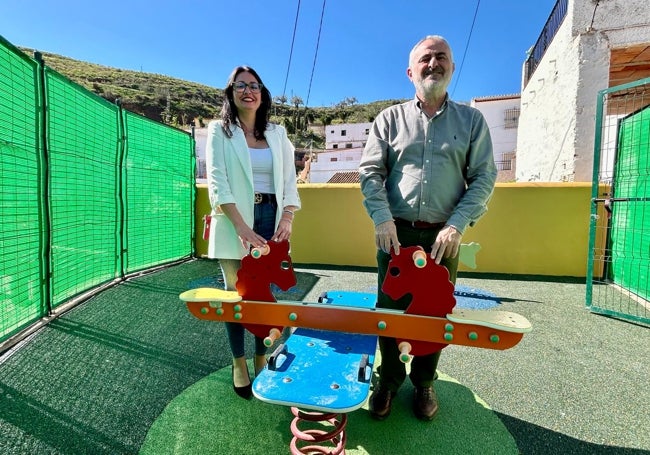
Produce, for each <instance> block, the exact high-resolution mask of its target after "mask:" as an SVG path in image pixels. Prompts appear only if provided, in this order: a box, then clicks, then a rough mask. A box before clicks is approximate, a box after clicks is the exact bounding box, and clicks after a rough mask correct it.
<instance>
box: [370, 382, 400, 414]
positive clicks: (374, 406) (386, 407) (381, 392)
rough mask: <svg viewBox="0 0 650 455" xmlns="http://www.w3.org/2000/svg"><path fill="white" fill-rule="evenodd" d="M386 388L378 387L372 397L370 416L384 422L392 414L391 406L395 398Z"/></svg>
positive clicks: (393, 393)
mask: <svg viewBox="0 0 650 455" xmlns="http://www.w3.org/2000/svg"><path fill="white" fill-rule="evenodd" d="M395 395H396V394H395V392H391V391H390V390H388V388H386V387H385V386H382V385H378V386H377V387H376V388H375V390H374V392H372V395H370V416H371V417H373V418H374V419H377V420H384V419H385V418H386V417H388V416H389V414H390V405H391V403H392V401H393V398H395Z"/></svg>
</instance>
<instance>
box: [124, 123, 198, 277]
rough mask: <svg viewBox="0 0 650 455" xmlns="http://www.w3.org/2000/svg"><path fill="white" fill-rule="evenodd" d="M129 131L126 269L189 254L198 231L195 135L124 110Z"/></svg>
mask: <svg viewBox="0 0 650 455" xmlns="http://www.w3.org/2000/svg"><path fill="white" fill-rule="evenodd" d="M123 118H124V129H125V132H126V137H127V139H128V140H127V143H126V154H125V157H126V160H125V166H124V170H125V178H124V180H125V189H126V192H125V195H126V213H127V217H126V248H127V253H126V255H125V265H126V267H125V269H126V270H125V271H126V272H127V273H131V272H134V271H138V270H141V269H145V268H148V267H151V266H154V265H157V264H160V263H165V262H172V261H175V260H179V259H182V258H184V257H188V256H190V255H191V254H192V252H193V245H194V240H193V233H194V215H193V214H194V139H193V138H192V137H191V136H190V135H189V134H188V133H186V132H184V131H181V130H178V129H175V128H171V127H169V126H166V125H163V124H160V123H156V122H153V121H152V120H149V119H147V118H145V117H142V116H140V115H137V114H133V113H131V112H128V111H123Z"/></svg>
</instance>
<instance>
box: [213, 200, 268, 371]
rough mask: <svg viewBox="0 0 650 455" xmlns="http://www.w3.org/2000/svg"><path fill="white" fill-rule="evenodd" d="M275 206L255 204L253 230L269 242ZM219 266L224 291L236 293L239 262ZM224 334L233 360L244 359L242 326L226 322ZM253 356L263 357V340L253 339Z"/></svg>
mask: <svg viewBox="0 0 650 455" xmlns="http://www.w3.org/2000/svg"><path fill="white" fill-rule="evenodd" d="M277 207H278V206H277V204H276V203H274V202H267V203H262V204H255V221H254V222H253V230H254V231H255V232H256V233H258V234H259V235H261V236H262V237H264V238H265V239H266V240H269V239H270V238H271V237H273V234H274V232H275V215H276V212H277ZM219 265H220V266H221V273H222V275H223V280H224V283H225V285H226V290H228V291H236V290H237V287H236V284H237V272H238V271H239V269H240V268H241V260H239V259H219ZM225 324H226V333H227V334H228V344H229V345H230V351H231V352H232V356H233V358H239V357H244V356H245V355H246V353H245V335H246V330H245V329H244V326H243V325H241V324H239V323H237V322H226V323H225ZM255 354H256V355H265V354H266V346H264V339H263V338H260V337H255Z"/></svg>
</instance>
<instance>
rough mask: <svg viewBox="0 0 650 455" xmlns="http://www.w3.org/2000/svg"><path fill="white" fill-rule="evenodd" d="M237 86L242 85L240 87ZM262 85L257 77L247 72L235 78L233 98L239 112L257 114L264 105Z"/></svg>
mask: <svg viewBox="0 0 650 455" xmlns="http://www.w3.org/2000/svg"><path fill="white" fill-rule="evenodd" d="M242 83H243V84H246V85H243V84H242ZM237 85H240V87H238V86H237ZM251 85H252V88H251ZM260 85H261V84H260V83H259V81H258V80H257V79H255V76H253V75H252V74H251V73H249V72H247V71H243V72H241V73H239V74H238V75H237V76H236V77H235V82H234V84H233V91H232V96H233V100H234V101H235V106H237V111H239V112H242V111H253V112H256V111H257V109H259V107H260V105H261V104H262V89H261V87H260Z"/></svg>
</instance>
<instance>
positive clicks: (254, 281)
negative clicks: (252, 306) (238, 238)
mask: <svg viewBox="0 0 650 455" xmlns="http://www.w3.org/2000/svg"><path fill="white" fill-rule="evenodd" d="M296 282H297V281H296V274H295V272H294V270H293V264H292V262H291V256H289V241H288V240H283V241H281V242H274V241H272V240H269V242H268V244H267V248H263V249H260V250H253V251H251V254H249V255H247V256H244V258H243V259H242V265H241V268H240V269H239V272H237V285H236V287H237V292H238V293H239V295H240V296H241V297H242V300H257V301H261V302H275V301H276V299H275V297H274V296H273V293H272V292H271V283H273V284H275V285H277V286H278V287H279V288H280V289H282V290H283V291H286V290H288V289H289V288H291V287H292V286H295V285H296ZM244 327H246V329H247V330H248V331H250V332H252V333H253V334H255V335H256V336H258V337H261V338H264V337H266V336H268V335H269V332H270V330H271V329H272V328H274V326H267V325H259V324H245V325H244ZM275 328H277V329H278V330H280V331H282V329H283V328H282V327H275Z"/></svg>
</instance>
